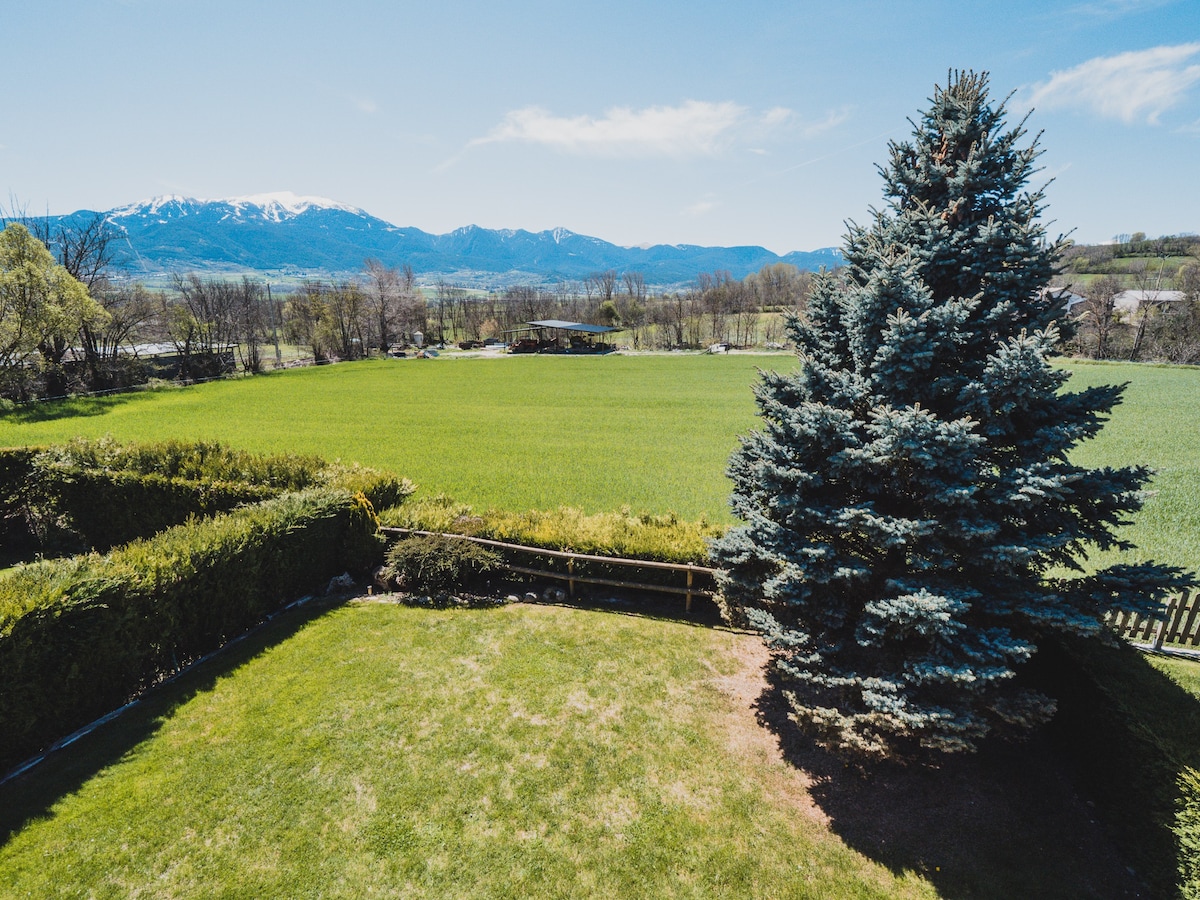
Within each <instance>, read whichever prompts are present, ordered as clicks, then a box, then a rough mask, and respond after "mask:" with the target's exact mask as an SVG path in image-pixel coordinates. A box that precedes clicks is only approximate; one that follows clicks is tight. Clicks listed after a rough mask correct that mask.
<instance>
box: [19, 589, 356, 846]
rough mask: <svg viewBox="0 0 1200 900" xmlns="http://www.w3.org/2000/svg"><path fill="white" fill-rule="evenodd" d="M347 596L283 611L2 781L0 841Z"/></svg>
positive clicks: (34, 818)
mask: <svg viewBox="0 0 1200 900" xmlns="http://www.w3.org/2000/svg"><path fill="white" fill-rule="evenodd" d="M342 602H344V598H330V599H328V600H325V599H322V600H318V601H312V602H309V603H306V604H305V605H303V606H297V607H293V608H292V609H289V610H286V611H284V612H282V613H280V614H279V615H277V616H276V617H275V618H273V619H271V620H270V621H268V622H266V623H265V624H263V625H261V626H259V627H258V628H256V629H255V630H253V631H251V632H249V633H248V634H246V635H245V636H244V637H242V638H240V639H236V640H235V641H233V642H231V643H230V644H227V645H226V646H225V648H223V649H222V650H221V651H219V652H218V653H217V654H216V655H215V656H213V657H211V658H209V659H207V660H205V661H204V662H203V663H201V664H199V665H196V666H193V667H192V668H191V669H188V670H186V671H184V672H183V673H182V674H180V675H179V676H177V677H176V678H174V679H172V680H171V681H168V682H166V683H164V684H160V685H158V686H156V687H154V688H151V689H150V690H149V691H147V692H146V694H145V695H144V696H143V697H142V698H141V701H140V702H139V703H138V704H137V705H136V706H133V707H132V708H130V709H128V710H126V711H125V712H124V713H122V714H121V715H120V716H118V717H117V718H115V719H113V720H112V721H110V722H106V723H105V724H104V725H101V726H100V727H99V728H97V729H96V730H95V731H92V732H90V733H89V734H86V735H84V736H83V737H81V738H79V739H78V740H77V741H75V742H74V743H72V744H70V745H68V746H66V747H64V748H62V749H60V750H57V751H55V752H53V753H50V754H49V755H47V756H46V758H45V759H43V760H42V761H41V762H40V763H39V764H38V765H36V766H34V767H33V768H32V769H30V770H29V771H27V772H25V773H23V774H21V775H19V776H17V777H16V778H14V779H12V780H11V781H9V782H7V783H5V784H0V846H3V845H4V844H6V843H7V842H8V841H9V839H10V838H11V837H12V836H13V835H14V834H15V833H17V832H18V831H20V830H21V829H22V828H24V827H25V826H27V825H28V824H30V823H32V822H35V821H37V820H38V819H41V818H45V817H47V816H49V815H50V814H51V810H52V809H53V807H54V805H55V804H56V803H57V802H58V801H59V800H61V799H62V798H64V797H67V796H69V795H70V794H72V793H73V792H75V791H76V790H78V789H79V788H80V787H82V786H83V785H84V784H85V783H87V781H88V780H89V779H91V778H93V777H94V776H96V775H97V774H98V773H100V772H101V771H103V770H104V769H105V768H107V767H108V766H111V765H114V764H115V763H117V762H119V761H120V760H121V759H122V758H123V757H125V756H126V755H127V754H129V753H130V752H131V751H133V750H134V749H135V748H136V747H137V746H138V745H139V744H141V743H142V742H143V741H145V740H147V739H148V738H150V737H152V736H153V735H154V734H155V733H156V732H157V731H158V729H159V728H160V727H161V726H162V725H163V724H164V723H165V722H166V721H167V720H168V719H169V718H170V717H171V715H172V714H173V713H174V712H175V710H177V709H178V708H179V707H181V706H182V705H183V704H185V703H187V702H188V701H189V700H191V699H192V698H193V697H195V696H197V695H199V694H203V693H205V692H207V691H210V690H212V689H213V687H214V686H215V685H216V684H217V682H218V681H220V680H221V679H222V678H224V677H225V676H227V675H229V674H230V673H232V672H233V671H234V670H236V669H238V668H239V667H241V666H243V665H245V664H246V663H248V662H250V661H251V660H253V659H254V658H255V657H257V656H259V655H260V654H262V653H263V652H265V651H266V650H269V649H270V648H271V647H274V646H275V645H277V644H280V643H283V642H284V641H286V640H287V639H288V638H290V637H292V636H293V635H295V634H297V633H298V632H299V631H301V630H302V629H303V628H305V627H307V626H308V625H309V624H310V623H312V622H314V621H315V620H317V619H319V618H320V617H322V616H324V615H326V614H327V613H328V612H330V611H331V610H332V609H334V608H335V607H337V606H339V605H340V604H341V603H342ZM0 774H2V773H0Z"/></svg>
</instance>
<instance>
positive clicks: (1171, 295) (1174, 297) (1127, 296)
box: [1113, 290, 1183, 312]
mask: <svg viewBox="0 0 1200 900" xmlns="http://www.w3.org/2000/svg"><path fill="white" fill-rule="evenodd" d="M1181 302H1183V291H1153V290H1151V291H1121V293H1119V294H1117V295H1116V296H1115V297H1113V308H1114V309H1118V310H1122V311H1124V312H1134V311H1135V310H1137V309H1140V308H1142V307H1145V306H1160V307H1163V308H1166V307H1167V306H1169V305H1171V304H1173V303H1181Z"/></svg>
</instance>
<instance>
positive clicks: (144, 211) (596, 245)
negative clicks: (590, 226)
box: [51, 191, 841, 286]
mask: <svg viewBox="0 0 1200 900" xmlns="http://www.w3.org/2000/svg"><path fill="white" fill-rule="evenodd" d="M94 215H95V213H93V212H89V211H80V212H77V213H73V214H72V215H70V216H56V217H51V218H53V219H84V218H90V217H92V216H94ZM104 215H105V216H106V217H107V218H108V219H109V221H110V222H111V223H112V224H113V225H114V226H115V227H116V228H117V229H118V230H119V231H120V233H121V234H122V236H123V238H124V242H123V244H124V246H123V250H124V252H123V253H122V254H121V259H120V262H121V265H122V266H123V267H124V268H126V269H127V270H128V271H129V272H130V274H131V275H134V276H139V275H140V276H146V275H157V274H163V273H170V272H188V271H196V272H203V273H216V272H263V273H278V272H293V273H310V274H320V275H326V276H337V275H341V274H350V273H356V272H360V271H361V270H362V267H363V262H364V260H366V259H367V258H374V259H378V260H380V261H382V262H383V263H384V264H385V265H388V266H402V265H405V264H407V265H410V266H412V268H413V271H414V272H416V273H417V274H418V275H422V276H425V277H427V278H428V277H430V276H435V277H436V276H441V277H446V278H448V279H450V280H454V281H456V282H460V283H472V284H478V285H488V286H502V285H504V284H510V283H516V282H526V283H528V282H544V283H550V282H554V281H557V280H560V279H581V278H586V277H587V276H588V275H590V274H592V273H595V272H601V271H605V270H608V269H613V270H615V271H618V272H640V273H642V275H643V277H644V278H645V280H646V283H647V284H650V285H674V284H683V283H688V282H692V281H694V280H695V279H696V277H697V276H698V275H700V273H702V272H715V271H718V270H726V271H728V272H730V273H731V274H732V275H733V276H734V277H735V278H741V277H744V276H745V275H747V274H749V273H750V272H753V271H757V270H758V269H760V268H762V266H764V265H767V264H769V263H775V262H789V263H792V264H794V265H797V266H799V267H800V268H806V269H816V268H819V267H820V266H830V267H831V266H834V265H838V264H839V263H840V262H841V255H840V254H839V253H838V251H837V250H834V249H826V250H817V251H814V252H812V253H789V254H787V255H785V256H778V255H776V254H774V253H771V252H770V251H769V250H765V249H764V248H762V247H697V246H692V245H666V244H659V245H655V246H650V247H620V246H617V245H616V244H610V243H608V242H607V241H602V240H600V239H599V238H594V237H588V236H586V235H581V234H575V233H574V232H571V231H568V230H567V229H565V228H555V229H552V230H548V231H542V232H537V233H533V232H529V231H524V230H510V229H504V230H492V229H487V228H480V227H478V226H476V225H468V226H466V227H464V228H458V229H456V230H454V231H452V232H450V233H449V234H442V235H434V234H429V233H427V232H424V231H421V230H420V229H419V228H401V227H398V226H396V225H392V224H391V223H389V222H385V221H384V220H383V219H379V218H376V217H375V216H372V215H370V214H369V213H367V212H365V211H364V210H362V209H358V208H357V207H354V206H349V205H347V204H344V203H338V202H336V201H334V200H328V199H325V198H322V197H309V196H299V195H296V194H293V193H291V192H288V191H284V192H279V193H271V194H255V195H251V196H245V197H230V198H225V199H221V200H198V199H196V198H192V197H181V196H177V195H169V196H164V197H154V198H152V199H150V200H143V201H141V202H138V203H132V204H129V205H128V206H122V207H118V208H116V209H111V210H108V211H107V212H106V213H104Z"/></svg>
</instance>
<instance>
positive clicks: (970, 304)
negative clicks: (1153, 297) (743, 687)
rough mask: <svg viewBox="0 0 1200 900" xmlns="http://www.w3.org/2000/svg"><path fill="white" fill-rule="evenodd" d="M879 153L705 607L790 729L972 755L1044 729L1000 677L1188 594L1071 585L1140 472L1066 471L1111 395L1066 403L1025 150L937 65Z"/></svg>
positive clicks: (817, 291)
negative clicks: (750, 647) (1041, 649)
mask: <svg viewBox="0 0 1200 900" xmlns="http://www.w3.org/2000/svg"><path fill="white" fill-rule="evenodd" d="M930 103H931V106H930V108H929V110H928V111H927V112H925V113H924V114H923V115H922V116H921V117H920V119H919V121H918V122H915V123H914V124H913V128H914V131H913V135H912V139H911V140H909V141H905V142H901V143H893V144H891V145H890V146H889V151H890V157H891V158H890V162H889V164H888V166H887V167H886V168H882V169H881V173H882V175H883V178H884V184H885V190H884V195H885V198H886V204H885V206H884V208H883V209H882V210H881V211H876V212H874V213H873V218H872V221H871V223H870V224H869V225H868V226H865V227H861V226H857V225H853V224H852V225H851V226H850V228H849V233H848V236H847V238H846V241H845V257H846V262H847V266H846V268H845V269H844V270H843V272H842V273H841V275H840V277H836V278H835V277H833V276H830V275H824V276H821V277H818V278H817V279H815V284H814V289H813V293H812V296H811V298H810V300H809V306H808V316H807V319H806V320H801V319H800V318H798V317H796V316H792V317H790V319H789V321H788V326H787V327H788V332H789V335H790V336H791V338H792V340H794V341H795V344H796V346H797V348H798V352H799V355H800V359H801V366H800V367H799V369H798V370H797V371H795V372H794V373H790V374H775V373H770V372H767V373H764V374H763V376H762V380H761V383H760V384H759V385H758V387H757V388H756V399H757V403H758V407H759V413H760V415H761V416H762V418H763V420H764V427H763V428H762V429H761V430H759V431H756V432H753V433H751V434H749V435H748V436H746V437H744V438H743V439H742V444H741V447H740V448H739V450H737V451H736V452H735V453H734V455H733V457H732V459H731V461H730V464H729V474H730V476H731V478H732V479H733V482H734V490H733V496H732V499H731V505H732V507H733V510H734V512H735V513H736V514H737V516H738V517H739V518H740V519H741V520H742V521H743V522H744V524H742V525H740V526H739V527H736V528H734V529H731V530H730V531H729V532H728V533H727V534H726V536H725V537H723V538H722V539H720V540H719V541H717V542H715V543H714V545H713V548H712V555H713V557H714V560H715V561H716V563H717V564H718V565H719V566H720V567H721V568H722V570H723V572H722V576H721V580H722V586H723V590H724V596H725V599H726V603H727V604H728V608H727V612H728V613H729V614H730V615H731V617H734V618H736V619H738V620H741V621H744V622H747V623H749V624H750V625H752V626H753V627H754V628H756V629H758V630H759V631H760V632H762V634H763V635H764V637H765V639H766V641H767V643H768V645H769V646H770V647H771V648H772V651H773V656H774V660H775V666H776V667H777V671H778V675H779V677H780V679H781V680H782V681H783V683H784V685H785V695H786V696H787V698H788V700H789V702H790V704H791V706H792V708H793V711H794V714H795V718H796V720H797V721H798V722H799V723H800V724H801V725H802V726H803V727H805V728H807V729H808V730H809V731H810V732H811V733H813V734H814V735H815V736H816V738H817V739H818V741H819V742H821V743H823V744H825V745H826V746H830V747H833V748H837V749H840V750H842V751H845V752H849V753H851V754H861V755H864V756H867V757H882V756H890V755H908V754H911V753H920V752H922V751H927V750H936V751H946V752H954V751H964V750H971V749H974V748H975V747H976V746H977V743H978V741H979V740H980V739H982V738H983V737H984V736H986V735H988V734H989V733H991V732H993V731H994V730H997V729H1009V728H1012V729H1017V730H1020V729H1023V728H1028V727H1031V726H1033V725H1035V724H1037V723H1040V722H1043V721H1045V720H1046V719H1048V718H1049V717H1050V716H1051V715H1052V714H1053V710H1054V704H1053V701H1052V700H1051V699H1050V698H1049V697H1047V696H1045V695H1044V694H1042V693H1040V692H1039V691H1037V690H1036V689H1033V688H1031V687H1029V686H1028V685H1027V684H1022V683H1021V682H1020V681H1018V680H1017V679H1016V678H1015V676H1016V674H1017V671H1018V669H1019V668H1020V666H1021V665H1022V664H1023V663H1025V662H1027V661H1028V660H1029V659H1030V657H1031V656H1032V655H1033V654H1034V653H1035V652H1036V650H1037V647H1038V644H1039V642H1040V641H1043V640H1045V639H1046V638H1047V637H1049V636H1051V635H1053V634H1055V633H1070V634H1076V635H1096V634H1099V633H1100V632H1101V631H1102V629H1103V627H1104V626H1103V617H1104V615H1105V613H1106V612H1108V611H1109V610H1111V609H1131V610H1132V609H1136V610H1139V611H1141V610H1146V609H1147V608H1149V607H1152V606H1154V605H1155V604H1157V603H1158V602H1159V601H1160V600H1161V598H1163V597H1164V595H1165V594H1167V593H1168V592H1169V591H1172V590H1175V589H1178V588H1180V587H1183V586H1186V585H1188V584H1190V583H1191V578H1190V576H1187V575H1185V574H1184V573H1182V572H1181V571H1180V570H1177V569H1173V568H1169V567H1162V566H1156V565H1153V564H1150V563H1144V564H1121V565H1114V566H1111V567H1109V568H1106V569H1104V570H1102V571H1097V572H1093V573H1088V572H1086V571H1085V569H1084V568H1083V566H1082V561H1083V559H1084V557H1085V555H1086V552H1087V550H1088V548H1090V547H1099V548H1102V549H1107V548H1113V547H1117V548H1121V549H1128V548H1129V545H1128V544H1127V543H1126V542H1125V541H1123V540H1122V539H1120V538H1119V537H1117V535H1116V533H1115V529H1116V527H1117V526H1118V525H1120V524H1121V523H1122V522H1124V521H1125V520H1126V519H1127V517H1128V515H1129V514H1130V513H1132V512H1134V511H1136V510H1137V509H1138V508H1139V507H1140V506H1141V494H1140V492H1139V489H1140V488H1141V487H1142V486H1143V485H1144V484H1145V483H1146V481H1147V480H1148V478H1149V477H1150V474H1151V473H1150V472H1149V470H1147V469H1145V468H1142V467H1128V468H1120V469H1107V468H1106V469H1084V468H1081V467H1079V466H1076V465H1073V464H1072V463H1071V462H1070V461H1069V459H1068V455H1069V452H1070V450H1071V448H1073V447H1074V446H1075V445H1076V444H1078V443H1079V442H1080V441H1083V440H1085V439H1088V438H1091V437H1094V436H1095V435H1096V434H1097V432H1098V431H1099V430H1100V428H1101V425H1102V423H1103V421H1104V419H1105V417H1106V415H1107V414H1108V413H1109V411H1110V410H1111V409H1112V408H1113V406H1114V405H1115V404H1116V403H1118V402H1119V399H1120V396H1121V392H1122V389H1123V387H1098V388H1090V389H1087V390H1084V391H1080V392H1074V393H1072V392H1064V391H1062V388H1063V386H1064V384H1065V382H1066V380H1067V377H1068V373H1066V372H1063V371H1061V370H1058V369H1054V368H1052V367H1051V366H1050V365H1049V364H1048V362H1047V356H1048V355H1049V354H1050V353H1051V351H1052V348H1053V347H1054V345H1055V342H1056V340H1057V336H1058V332H1057V328H1056V319H1057V318H1058V317H1059V316H1060V315H1061V314H1062V308H1061V303H1060V302H1059V301H1058V300H1057V299H1056V298H1055V297H1054V296H1053V292H1047V291H1044V290H1043V289H1044V288H1045V286H1046V285H1047V284H1048V282H1049V279H1050V277H1051V275H1052V274H1053V273H1054V271H1055V267H1056V263H1057V260H1058V258H1059V255H1060V253H1061V250H1062V247H1063V241H1062V239H1059V240H1057V241H1049V240H1047V238H1046V234H1045V230H1044V228H1043V226H1042V225H1041V224H1039V222H1038V217H1039V214H1040V212H1041V210H1042V199H1043V198H1042V193H1041V191H1040V190H1030V189H1029V188H1028V186H1027V185H1028V181H1029V178H1030V176H1031V175H1032V174H1033V172H1034V171H1035V168H1034V166H1035V161H1036V159H1037V157H1038V155H1039V152H1040V151H1038V149H1037V141H1036V139H1035V140H1034V141H1032V142H1031V143H1029V144H1028V145H1025V146H1022V139H1023V137H1024V135H1025V131H1024V128H1023V127H1022V126H1023V123H1022V124H1019V125H1017V126H1016V127H1014V128H1007V126H1006V125H1005V123H1004V118H1005V109H1004V104H1003V103H1001V104H999V105H998V106H997V105H993V104H992V103H991V102H989V98H988V91H987V76H986V75H977V74H975V73H970V72H967V73H954V74H952V76H951V77H950V79H949V84H948V86H947V87H946V88H944V89H941V88H938V89H936V90H935V92H934V96H933V98H932V99H931V101H930Z"/></svg>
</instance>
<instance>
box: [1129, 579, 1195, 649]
mask: <svg viewBox="0 0 1200 900" xmlns="http://www.w3.org/2000/svg"><path fill="white" fill-rule="evenodd" d="M1109 625H1110V626H1112V628H1113V630H1114V631H1116V633H1117V634H1119V635H1120V636H1121V637H1123V638H1125V639H1126V640H1129V641H1132V642H1133V643H1135V644H1147V645H1149V646H1150V647H1153V648H1154V649H1155V650H1169V649H1171V648H1179V649H1197V648H1200V591H1193V592H1192V593H1191V594H1190V595H1189V594H1186V593H1185V594H1180V595H1179V596H1178V597H1172V598H1171V600H1170V601H1169V602H1168V603H1166V604H1165V605H1164V606H1163V607H1162V609H1161V610H1160V611H1159V612H1158V613H1156V614H1155V615H1152V616H1139V615H1135V614H1133V613H1117V614H1116V615H1113V616H1111V617H1110V618H1109Z"/></svg>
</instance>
